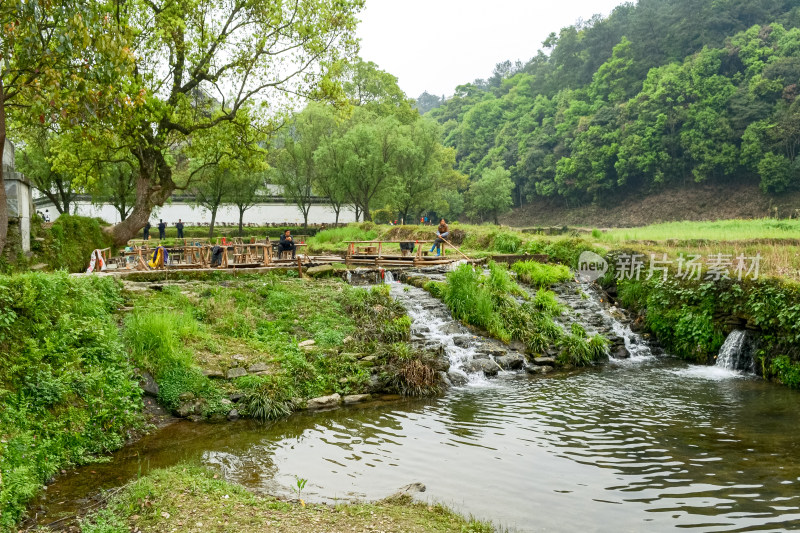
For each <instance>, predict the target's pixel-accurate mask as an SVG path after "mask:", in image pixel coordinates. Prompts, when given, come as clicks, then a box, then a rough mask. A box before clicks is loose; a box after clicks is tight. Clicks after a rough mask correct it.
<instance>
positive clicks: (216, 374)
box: [203, 370, 225, 379]
mask: <svg viewBox="0 0 800 533" xmlns="http://www.w3.org/2000/svg"><path fill="white" fill-rule="evenodd" d="M203 375H204V376H205V377H207V378H209V379H225V374H224V373H223V372H222V371H221V370H203Z"/></svg>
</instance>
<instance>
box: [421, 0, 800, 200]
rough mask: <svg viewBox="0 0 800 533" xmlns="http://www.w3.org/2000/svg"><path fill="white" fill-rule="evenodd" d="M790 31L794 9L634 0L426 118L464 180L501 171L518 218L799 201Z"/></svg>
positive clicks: (799, 14) (773, 2) (796, 85)
mask: <svg viewBox="0 0 800 533" xmlns="http://www.w3.org/2000/svg"><path fill="white" fill-rule="evenodd" d="M798 28H800V2H799V1H798V0H759V1H753V0H640V1H639V2H638V3H637V4H636V5H633V4H626V5H623V6H620V7H618V8H617V9H615V10H614V12H613V13H612V14H611V15H610V16H609V17H608V18H605V19H603V18H599V17H597V18H594V19H592V20H591V21H589V22H587V23H583V24H580V25H576V26H572V27H568V28H564V29H562V30H561V31H560V33H559V34H555V33H553V34H551V35H550V36H549V37H548V39H547V40H546V41H545V42H544V43H543V46H544V47H545V50H546V51H547V52H546V53H545V52H542V51H539V53H538V54H537V55H536V56H535V57H534V58H533V59H531V60H530V61H528V62H527V63H525V64H521V63H517V64H512V63H511V62H505V63H501V64H499V65H498V66H497V68H496V69H495V72H494V75H493V76H492V77H491V78H489V79H488V80H476V81H475V82H473V83H469V84H466V85H461V86H459V87H458V88H457V89H456V92H455V95H454V96H453V97H451V98H450V99H448V100H446V101H444V102H435V103H434V104H436V103H438V104H440V105H439V106H438V107H436V108H434V109H432V110H431V111H429V112H428V113H427V116H430V117H432V118H434V119H436V120H437V121H439V122H440V123H441V124H442V125H443V128H444V135H445V144H447V145H450V146H452V147H454V148H455V149H456V151H457V156H456V157H457V163H458V166H459V169H460V170H461V171H463V172H465V173H467V174H469V175H471V176H477V175H479V174H480V173H481V172H482V171H483V170H484V169H486V168H491V167H496V166H502V167H505V168H507V169H508V170H510V171H511V176H512V179H513V180H514V182H515V184H516V194H515V203H517V205H519V204H520V203H526V202H528V201H531V200H534V199H536V198H537V197H550V198H554V199H555V198H561V199H563V200H565V203H566V204H569V205H579V204H586V203H588V202H592V201H595V202H604V203H608V202H612V203H613V202H614V201H615V200H616V199H618V198H621V197H623V196H625V194H627V193H630V192H633V191H635V192H637V193H639V194H641V193H642V192H644V193H648V192H652V191H656V190H661V189H663V188H665V187H672V186H682V185H684V184H687V183H691V182H692V181H694V182H706V183H710V184H715V185H719V184H726V183H730V184H732V186H733V184H734V183H736V184H742V183H744V184H748V185H750V186H753V184H758V185H759V186H760V188H761V190H762V191H764V192H765V193H767V194H773V195H774V194H781V193H784V192H787V191H790V190H793V189H798V188H800V100H798V98H797V97H798V94H799V93H800V29H798ZM423 96H425V95H423ZM427 96H430V95H427ZM434 98H435V97H434Z"/></svg>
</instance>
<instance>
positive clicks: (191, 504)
mask: <svg viewBox="0 0 800 533" xmlns="http://www.w3.org/2000/svg"><path fill="white" fill-rule="evenodd" d="M217 477H218V476H217V475H215V474H214V473H213V472H212V471H210V470H207V469H204V468H201V467H196V466H190V465H179V466H175V467H171V468H167V469H160V470H154V471H152V472H151V473H150V474H148V475H147V476H146V477H144V478H141V479H139V480H136V481H135V482H133V483H131V484H129V485H128V486H126V487H125V488H124V490H122V491H121V492H120V493H119V494H116V495H115V496H114V497H113V498H112V499H111V501H110V502H109V504H108V505H107V506H106V507H105V508H104V509H102V510H100V511H98V512H95V513H93V514H92V515H90V516H89V517H88V518H87V519H85V520H84V521H83V522H82V523H81V526H80V528H81V531H82V532H83V533H128V532H129V531H131V530H132V529H135V530H141V531H191V532H199V531H209V530H214V531H231V532H233V531H236V532H262V531H281V532H285V533H308V532H313V531H381V530H385V531H403V532H408V533H427V532H432V533H451V532H452V533H491V532H493V531H494V528H493V527H492V525H491V524H489V523H487V522H480V521H477V520H474V519H467V518H462V517H460V516H458V515H457V514H455V513H453V512H452V511H450V510H448V509H446V508H445V507H443V506H441V505H437V504H427V503H414V502H413V501H412V500H411V498H409V497H406V498H400V499H391V500H384V501H380V502H375V503H354V504H349V505H337V506H335V507H330V506H325V505H312V504H310V505H306V504H305V503H302V504H301V503H299V502H298V503H292V502H288V501H284V500H277V499H274V498H272V497H269V496H257V495H254V494H252V493H250V492H248V491H247V490H245V489H244V488H243V487H241V486H239V485H235V484H232V483H228V482H226V481H223V480H221V479H217Z"/></svg>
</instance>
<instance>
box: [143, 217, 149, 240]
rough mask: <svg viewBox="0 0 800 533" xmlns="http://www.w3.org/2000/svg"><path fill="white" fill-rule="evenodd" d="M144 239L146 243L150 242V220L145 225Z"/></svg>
mask: <svg viewBox="0 0 800 533" xmlns="http://www.w3.org/2000/svg"><path fill="white" fill-rule="evenodd" d="M142 238H143V239H144V240H146V241H149V240H150V221H149V220H148V221H147V222H145V223H144V234H143V235H142Z"/></svg>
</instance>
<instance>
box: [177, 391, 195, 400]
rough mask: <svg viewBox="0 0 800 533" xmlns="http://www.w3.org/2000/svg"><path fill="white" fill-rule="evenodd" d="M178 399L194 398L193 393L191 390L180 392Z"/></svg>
mask: <svg viewBox="0 0 800 533" xmlns="http://www.w3.org/2000/svg"><path fill="white" fill-rule="evenodd" d="M178 400H180V401H182V402H190V401H192V400H194V394H193V393H191V392H182V393H181V394H180V396H178Z"/></svg>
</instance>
